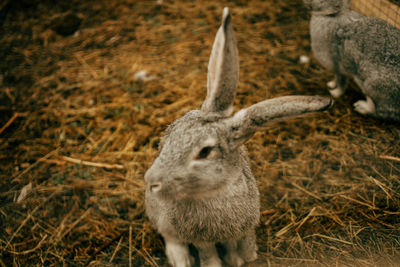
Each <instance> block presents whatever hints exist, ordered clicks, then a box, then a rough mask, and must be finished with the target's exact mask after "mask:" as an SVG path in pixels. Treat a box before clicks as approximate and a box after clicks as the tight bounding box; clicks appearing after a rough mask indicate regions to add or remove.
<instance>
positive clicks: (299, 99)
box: [224, 95, 333, 149]
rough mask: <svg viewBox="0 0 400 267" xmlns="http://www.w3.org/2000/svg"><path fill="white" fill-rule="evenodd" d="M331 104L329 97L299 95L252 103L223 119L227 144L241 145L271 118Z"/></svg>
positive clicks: (322, 108)
mask: <svg viewBox="0 0 400 267" xmlns="http://www.w3.org/2000/svg"><path fill="white" fill-rule="evenodd" d="M332 104H333V100H332V99H331V98H329V97H322V96H300V95H298V96H283V97H277V98H272V99H268V100H265V101H262V102H260V103H257V104H254V105H252V106H250V107H248V108H246V109H242V110H240V111H238V112H237V113H235V115H233V116H232V117H230V118H227V119H225V121H224V124H225V128H226V131H227V135H228V142H229V146H230V148H231V149H235V148H237V147H238V146H240V145H242V144H243V143H245V142H246V141H247V140H248V139H250V138H251V137H252V136H253V134H254V133H255V132H256V131H257V130H259V129H260V128H261V127H263V126H265V125H266V124H267V123H268V122H270V121H272V120H276V119H286V118H290V117H293V116H298V115H302V114H305V113H310V112H318V111H324V110H327V109H328V108H330V107H331V106H332Z"/></svg>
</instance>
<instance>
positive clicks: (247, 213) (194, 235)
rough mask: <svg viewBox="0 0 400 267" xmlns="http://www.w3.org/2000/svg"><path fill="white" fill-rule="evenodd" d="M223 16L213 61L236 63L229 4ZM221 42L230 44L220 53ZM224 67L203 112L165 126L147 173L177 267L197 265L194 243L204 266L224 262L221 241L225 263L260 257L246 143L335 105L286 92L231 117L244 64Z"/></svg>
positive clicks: (216, 72)
mask: <svg viewBox="0 0 400 267" xmlns="http://www.w3.org/2000/svg"><path fill="white" fill-rule="evenodd" d="M223 14H224V15H223V21H222V26H221V28H220V30H219V31H218V34H217V37H216V40H215V42H216V43H218V44H217V45H215V44H214V48H213V52H212V54H211V58H210V62H230V64H231V63H232V64H233V65H234V66H237V65H238V58H237V53H236V52H235V53H232V51H234V50H236V49H237V48H236V41H235V39H234V38H231V37H232V36H233V31H232V26H231V25H230V19H229V12H228V9H227V8H225V9H224V13H223ZM226 35H228V36H229V35H230V36H231V37H227V36H226ZM224 42H228V43H226V44H224ZM220 44H223V45H220ZM215 47H220V48H221V47H230V48H229V49H219V50H218V51H219V52H218V53H217V52H215V51H214V49H215ZM215 57H219V59H218V58H215ZM213 64H214V63H210V65H213ZM226 64H227V63H224V64H216V65H215V67H211V68H212V69H213V70H212V73H213V74H211V75H209V79H210V80H209V82H208V86H209V87H208V91H207V98H206V100H205V104H203V106H202V109H201V110H192V111H190V112H188V113H186V114H185V115H184V116H183V117H182V118H179V119H177V120H176V121H174V122H173V123H172V124H171V125H170V126H169V127H168V128H167V130H166V132H165V135H164V137H163V138H162V141H161V142H160V152H159V155H158V157H157V158H156V159H155V161H154V163H153V165H152V166H151V167H150V168H149V170H148V171H147V172H146V174H145V180H146V185H147V188H146V213H147V216H148V217H149V219H150V221H151V222H152V223H153V225H154V227H155V228H156V229H157V230H158V232H160V233H161V235H162V236H163V237H164V240H165V246H166V254H167V257H168V260H169V262H170V264H171V265H173V266H174V267H177V266H179V267H188V266H190V265H191V263H192V260H191V258H190V255H189V250H188V244H189V243H191V244H193V245H194V246H195V247H196V248H197V249H198V251H199V257H200V264H201V265H202V266H215V267H217V266H221V264H222V261H221V259H220V258H219V255H218V253H217V250H216V246H215V244H216V243H220V244H221V245H223V246H224V247H225V249H226V252H227V253H226V255H225V257H224V259H223V261H224V262H226V263H227V264H228V265H230V266H241V265H242V264H243V263H245V262H249V261H252V260H255V259H256V258H257V253H256V251H257V245H256V237H255V228H256V226H257V225H258V222H259V216H260V212H259V209H260V203H259V192H258V189H257V185H256V180H255V178H254V176H253V174H252V172H251V169H250V165H249V161H248V156H247V151H246V148H245V146H244V145H243V144H244V143H245V142H246V141H247V140H248V139H249V138H251V136H252V135H253V134H254V132H255V131H256V130H258V129H260V128H261V127H262V126H264V125H265V124H266V123H268V122H269V121H270V120H273V119H277V118H285V117H289V116H293V115H300V114H303V113H306V112H313V111H321V110H323V109H326V108H328V107H329V106H330V105H331V104H332V103H331V100H330V99H329V98H323V97H318V96H288V97H281V98H276V99H271V100H267V101H264V102H261V103H258V104H255V105H253V106H251V107H249V108H247V109H244V110H241V111H239V112H238V113H236V114H235V115H234V116H231V117H230V114H229V113H231V112H230V111H229V112H228V110H229V109H232V108H231V107H232V105H233V101H234V96H235V92H236V87H237V83H238V79H237V75H238V69H236V67H234V69H236V70H235V71H232V67H227V66H226ZM218 81H226V82H223V83H219V82H218ZM219 99H224V100H223V101H222V102H221V101H220V100H219ZM228 100H229V101H228ZM208 103H214V104H212V105H210V104H208Z"/></svg>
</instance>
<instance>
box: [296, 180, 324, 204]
mask: <svg viewBox="0 0 400 267" xmlns="http://www.w3.org/2000/svg"><path fill="white" fill-rule="evenodd" d="M292 185H293V186H294V187H296V188H297V189H299V190H300V191H303V192H304V193H306V194H307V195H310V196H312V197H313V198H315V199H318V200H319V201H322V199H321V198H320V197H319V196H317V195H316V194H314V193H311V192H310V191H308V190H306V189H305V188H303V187H301V186H300V185H298V184H296V183H295V182H293V183H292Z"/></svg>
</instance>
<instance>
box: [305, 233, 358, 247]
mask: <svg viewBox="0 0 400 267" xmlns="http://www.w3.org/2000/svg"><path fill="white" fill-rule="evenodd" d="M312 236H318V237H321V238H326V239H328V240H331V241H336V242H340V243H343V244H346V245H353V243H351V242H349V241H346V240H342V239H339V238H335V237H330V236H327V235H321V234H313V235H312Z"/></svg>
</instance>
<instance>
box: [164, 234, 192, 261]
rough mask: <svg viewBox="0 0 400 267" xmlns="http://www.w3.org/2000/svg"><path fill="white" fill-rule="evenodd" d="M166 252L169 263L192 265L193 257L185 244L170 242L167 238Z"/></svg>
mask: <svg viewBox="0 0 400 267" xmlns="http://www.w3.org/2000/svg"><path fill="white" fill-rule="evenodd" d="M166 254H167V257H168V261H169V263H170V264H171V265H172V266H173V267H190V266H192V259H191V257H190V255H189V250H188V247H187V246H186V245H184V244H180V243H175V242H170V241H167V240H166Z"/></svg>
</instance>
